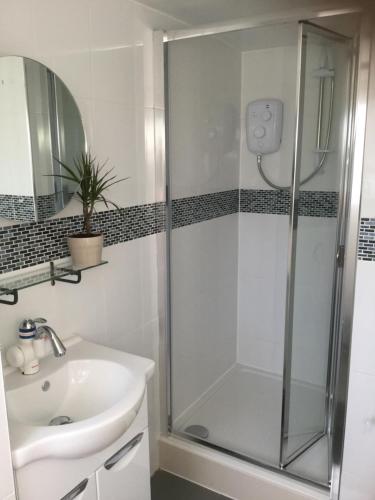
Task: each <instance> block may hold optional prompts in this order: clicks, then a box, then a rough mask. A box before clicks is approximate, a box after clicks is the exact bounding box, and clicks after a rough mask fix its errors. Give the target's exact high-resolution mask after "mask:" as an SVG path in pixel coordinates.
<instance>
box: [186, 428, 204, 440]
mask: <svg viewBox="0 0 375 500" xmlns="http://www.w3.org/2000/svg"><path fill="white" fill-rule="evenodd" d="M185 432H186V434H190V435H191V436H195V437H197V438H199V439H207V438H208V435H209V432H208V429H207V427H205V426H204V425H199V424H195V425H189V426H188V427H185Z"/></svg>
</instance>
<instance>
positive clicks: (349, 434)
mask: <svg viewBox="0 0 375 500" xmlns="http://www.w3.org/2000/svg"><path fill="white" fill-rule="evenodd" d="M373 26H374V24H373ZM371 54H372V55H371V66H370V82H369V96H368V109H367V128H366V143H365V157H364V175H363V184H362V186H363V187H362V204H361V216H362V217H372V218H373V217H375V203H374V200H375V183H374V180H375V168H374V158H375V150H374V140H373V134H374V128H375V37H373V41H372V52H371ZM374 296H375V263H374V262H363V261H359V262H358V264H357V275H356V291H355V303H354V322H353V331H352V349H351V361H350V378H349V395H348V410H347V420H346V429H345V447H344V462H343V473H342V484H341V496H340V499H341V500H373V498H374V491H375V479H374V459H375V452H374V449H375V396H374V395H375V365H374V359H375V344H374V338H375V337H374V325H375V315H374V311H375V308H374Z"/></svg>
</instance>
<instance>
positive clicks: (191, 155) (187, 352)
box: [168, 37, 241, 418]
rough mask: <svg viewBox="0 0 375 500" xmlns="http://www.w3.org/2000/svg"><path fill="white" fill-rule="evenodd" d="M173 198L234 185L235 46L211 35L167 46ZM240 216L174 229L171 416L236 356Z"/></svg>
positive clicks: (236, 168) (238, 78)
mask: <svg viewBox="0 0 375 500" xmlns="http://www.w3.org/2000/svg"><path fill="white" fill-rule="evenodd" d="M168 50H169V68H170V72H169V93H170V99H169V108H170V113H169V115H170V123H169V130H170V157H169V163H170V168H171V197H172V198H173V199H175V198H181V197H185V196H195V195H199V194H204V193H211V192H217V191H225V190H230V189H237V188H238V185H239V127H240V118H239V112H240V110H239V107H240V83H241V55H240V52H239V51H238V50H237V49H235V48H233V47H231V46H229V45H227V44H225V43H223V42H222V41H221V40H219V39H217V38H216V37H207V38H202V39H191V40H183V41H181V42H176V43H172V44H171V45H170V47H169V49H168ZM237 261H238V214H233V215H228V216H226V217H220V218H217V219H212V220H209V221H205V222H201V223H198V224H192V225H188V226H185V227H182V228H179V229H174V230H173V231H172V243H171V263H172V273H171V279H172V290H171V291H172V331H173V339H172V351H173V355H172V360H173V366H172V370H173V384H172V390H173V416H174V417H175V418H176V417H178V416H179V415H180V413H181V412H182V411H184V410H185V409H186V408H187V407H188V406H189V405H191V404H192V403H193V402H194V401H195V400H196V399H198V398H199V397H200V396H201V395H202V393H203V392H204V391H206V390H207V389H208V388H209V387H210V386H211V385H212V384H213V383H214V382H215V381H216V380H217V378H218V377H220V376H221V375H223V373H225V371H226V370H228V369H229V368H230V367H231V366H232V365H233V364H234V363H235V361H236V324H237Z"/></svg>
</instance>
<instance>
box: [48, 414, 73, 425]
mask: <svg viewBox="0 0 375 500" xmlns="http://www.w3.org/2000/svg"><path fill="white" fill-rule="evenodd" d="M72 423H73V419H72V418H70V417H67V416H66V415H61V416H59V417H55V418H53V419H52V420H51V421H50V423H49V424H48V425H66V424H72Z"/></svg>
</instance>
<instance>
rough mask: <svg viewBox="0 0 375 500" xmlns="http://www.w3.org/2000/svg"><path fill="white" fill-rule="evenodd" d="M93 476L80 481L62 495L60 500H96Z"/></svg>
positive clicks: (94, 478)
mask: <svg viewBox="0 0 375 500" xmlns="http://www.w3.org/2000/svg"><path fill="white" fill-rule="evenodd" d="M97 498H98V496H97V493H96V477H95V474H93V475H92V476H90V477H89V478H87V479H84V480H83V481H81V482H80V483H79V484H77V486H75V487H74V488H73V489H72V490H70V491H69V492H68V493H67V494H66V495H64V496H63V497H62V498H61V500H97Z"/></svg>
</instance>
